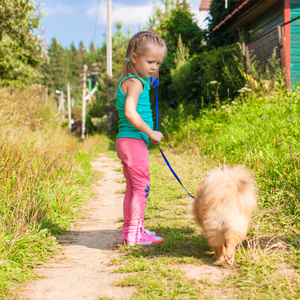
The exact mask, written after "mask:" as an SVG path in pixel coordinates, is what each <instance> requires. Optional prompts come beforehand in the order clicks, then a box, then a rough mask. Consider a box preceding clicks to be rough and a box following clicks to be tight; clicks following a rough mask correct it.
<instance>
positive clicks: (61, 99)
mask: <svg viewBox="0 0 300 300" xmlns="http://www.w3.org/2000/svg"><path fill="white" fill-rule="evenodd" d="M60 109H61V119H62V120H63V119H64V118H65V106H64V92H63V91H61V92H60Z"/></svg>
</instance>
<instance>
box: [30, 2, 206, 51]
mask: <svg viewBox="0 0 300 300" xmlns="http://www.w3.org/2000/svg"><path fill="white" fill-rule="evenodd" d="M34 2H35V3H37V4H38V5H39V10H40V11H41V13H42V14H43V15H44V17H43V18H42V20H41V25H42V30H38V32H37V34H38V35H40V36H41V38H42V39H43V40H44V41H45V44H46V45H45V46H46V48H47V47H48V46H50V45H51V40H52V38H53V37H55V38H56V39H57V41H58V43H59V44H61V45H63V46H64V47H67V48H69V47H70V46H71V44H72V43H74V44H75V46H76V47H77V48H78V47H79V44H80V42H81V41H82V42H83V43H84V45H85V47H86V48H88V47H89V46H90V44H91V42H92V41H93V42H94V44H95V46H96V47H101V46H102V43H103V41H104V40H105V35H106V30H107V25H106V23H107V18H106V14H107V0H35V1H34ZM187 2H188V3H189V4H190V7H191V11H192V13H194V14H195V20H196V21H197V23H198V25H199V27H201V28H205V26H206V24H207V22H206V21H205V18H206V17H207V12H199V5H200V2H201V0H187ZM137 3H138V4H137ZM154 5H156V6H161V7H163V4H162V1H161V0H153V1H149V0H143V1H139V0H111V7H112V13H111V19H112V20H111V21H112V32H114V25H113V24H115V23H116V22H119V21H121V22H122V23H123V32H124V33H127V30H128V29H130V32H131V34H132V35H133V34H135V33H136V32H138V31H139V30H140V29H143V28H144V27H145V26H146V25H147V22H148V18H149V16H151V13H152V11H153V6H154Z"/></svg>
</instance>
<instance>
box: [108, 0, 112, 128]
mask: <svg viewBox="0 0 300 300" xmlns="http://www.w3.org/2000/svg"><path fill="white" fill-rule="evenodd" d="M106 59H107V95H108V97H107V107H108V111H107V130H108V131H111V129H112V116H113V113H112V109H111V101H110V98H111V97H112V91H111V78H112V37H111V0H107V41H106Z"/></svg>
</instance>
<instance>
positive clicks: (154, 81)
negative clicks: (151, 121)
mask: <svg viewBox="0 0 300 300" xmlns="http://www.w3.org/2000/svg"><path fill="white" fill-rule="evenodd" d="M150 81H151V83H152V84H153V86H154V87H155V89H156V130H157V131H158V130H159V109H158V86H159V82H158V81H157V80H156V78H155V77H154V76H151V78H150ZM158 148H159V151H160V153H161V155H162V157H163V158H164V160H165V162H166V164H167V166H168V167H169V169H170V171H171V172H172V173H173V175H174V177H175V178H176V179H177V181H178V182H179V183H180V184H181V186H182V187H183V188H184V189H185V191H186V192H187V193H188V194H189V195H190V196H191V197H192V198H195V197H194V196H192V195H191V194H190V193H189V191H188V190H187V189H186V188H185V187H184V185H183V184H182V183H181V181H180V179H179V177H178V176H177V174H176V173H175V172H174V170H173V169H172V167H171V165H170V163H169V162H168V160H167V158H166V156H165V155H164V153H163V151H162V150H161V148H160V147H159V145H158Z"/></svg>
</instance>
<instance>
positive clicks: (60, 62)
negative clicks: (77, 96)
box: [43, 38, 68, 94]
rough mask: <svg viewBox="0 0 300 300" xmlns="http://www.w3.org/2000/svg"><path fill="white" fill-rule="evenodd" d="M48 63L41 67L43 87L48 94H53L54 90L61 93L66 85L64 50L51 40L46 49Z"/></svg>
mask: <svg viewBox="0 0 300 300" xmlns="http://www.w3.org/2000/svg"><path fill="white" fill-rule="evenodd" d="M48 57H49V63H47V64H45V65H44V66H43V71H44V72H43V73H44V76H45V85H46V86H47V87H48V92H49V93H50V94H51V93H52V94H54V93H55V91H56V90H60V91H63V90H64V88H65V86H66V84H67V75H68V74H67V72H66V58H65V51H64V48H63V47H62V46H61V45H60V44H59V43H58V42H57V40H56V38H53V39H52V44H51V46H50V47H49V49H48Z"/></svg>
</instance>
